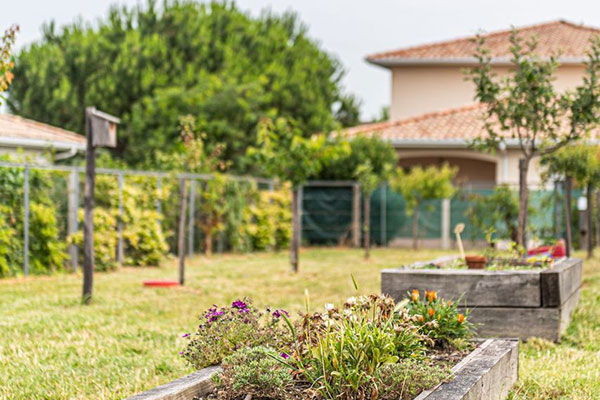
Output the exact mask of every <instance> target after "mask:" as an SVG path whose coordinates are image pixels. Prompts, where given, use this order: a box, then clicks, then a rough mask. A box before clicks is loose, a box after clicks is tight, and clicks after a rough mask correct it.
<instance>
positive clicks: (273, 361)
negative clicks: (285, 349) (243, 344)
mask: <svg viewBox="0 0 600 400" xmlns="http://www.w3.org/2000/svg"><path fill="white" fill-rule="evenodd" d="M279 360H282V361H283V358H282V357H281V355H280V354H279V353H278V352H277V351H275V350H274V349H272V348H268V347H264V346H258V347H251V348H242V349H240V350H238V351H236V352H235V353H233V354H232V355H230V356H227V357H225V358H224V359H223V363H222V365H221V366H222V367H223V373H222V374H221V375H220V377H219V378H218V389H217V390H218V392H219V397H220V398H222V399H236V398H244V397H245V396H247V395H249V394H250V395H253V397H256V398H268V399H273V400H279V399H286V398H289V395H288V392H289V391H291V390H293V384H294V382H293V379H292V375H291V373H290V370H289V368H287V367H286V366H285V365H284V364H283V363H282V362H281V361H279Z"/></svg>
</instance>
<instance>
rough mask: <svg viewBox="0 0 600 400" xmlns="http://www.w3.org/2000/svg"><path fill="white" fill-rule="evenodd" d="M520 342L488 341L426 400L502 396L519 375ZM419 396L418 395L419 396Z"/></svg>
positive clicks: (480, 399) (483, 399)
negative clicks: (452, 377)
mask: <svg viewBox="0 0 600 400" xmlns="http://www.w3.org/2000/svg"><path fill="white" fill-rule="evenodd" d="M518 363H519V343H518V342H517V341H516V340H505V339H497V340H493V341H491V342H485V343H484V344H483V345H482V346H480V347H479V348H478V349H477V350H475V351H473V352H472V353H471V354H470V355H469V356H467V357H466V358H465V359H464V360H462V361H461V362H460V363H459V364H458V365H456V366H455V368H454V369H453V373H454V379H452V380H451V381H450V382H446V383H444V384H442V385H440V386H439V387H438V388H437V389H435V390H434V391H433V392H431V393H430V394H428V395H427V396H426V397H424V400H502V399H505V398H506V396H508V392H509V391H510V389H511V387H512V386H513V385H514V383H515V382H516V381H517V379H518V370H519V368H518ZM417 399H418V398H417Z"/></svg>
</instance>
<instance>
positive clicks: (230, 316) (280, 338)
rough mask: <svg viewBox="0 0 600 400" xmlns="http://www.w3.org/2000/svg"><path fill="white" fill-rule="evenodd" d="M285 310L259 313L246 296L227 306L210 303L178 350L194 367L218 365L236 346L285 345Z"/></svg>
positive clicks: (287, 337)
mask: <svg viewBox="0 0 600 400" xmlns="http://www.w3.org/2000/svg"><path fill="white" fill-rule="evenodd" d="M282 315H286V317H287V312H286V311H284V310H275V311H273V312H271V310H270V309H268V308H267V309H266V311H265V312H259V311H258V310H256V308H254V307H253V306H252V303H251V302H250V300H248V299H244V300H243V301H242V300H236V301H234V302H233V303H231V306H229V307H220V308H219V307H217V306H213V307H212V308H210V309H208V310H207V311H206V312H205V313H204V314H203V315H202V317H201V318H202V323H201V324H200V325H199V326H198V330H197V331H196V333H195V334H194V335H190V334H185V335H184V337H188V338H190V341H189V342H188V344H187V346H186V348H185V350H184V351H182V352H181V355H182V356H183V358H184V359H185V360H186V361H187V362H188V363H189V364H190V365H192V366H193V367H195V368H197V369H201V368H204V367H207V366H210V365H215V364H219V363H220V362H221V361H222V360H223V359H224V358H225V357H227V356H229V355H231V354H233V353H235V352H236V350H238V349H242V348H250V347H256V346H261V345H273V346H279V347H285V346H287V343H289V341H290V335H289V331H288V330H287V329H286V328H284V327H282V326H281V323H280V321H281V318H282Z"/></svg>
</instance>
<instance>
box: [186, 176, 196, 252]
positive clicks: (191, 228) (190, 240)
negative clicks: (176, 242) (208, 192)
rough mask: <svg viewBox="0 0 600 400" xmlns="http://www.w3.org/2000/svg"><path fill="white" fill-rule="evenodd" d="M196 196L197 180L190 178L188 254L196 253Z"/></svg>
mask: <svg viewBox="0 0 600 400" xmlns="http://www.w3.org/2000/svg"><path fill="white" fill-rule="evenodd" d="M195 198H196V180H195V179H191V180H190V200H189V201H190V215H189V221H188V254H189V256H190V257H191V256H193V255H194V214H195V213H196V211H195V210H194V203H195Z"/></svg>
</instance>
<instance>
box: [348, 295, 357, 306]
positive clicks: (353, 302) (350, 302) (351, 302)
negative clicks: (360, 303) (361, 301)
mask: <svg viewBox="0 0 600 400" xmlns="http://www.w3.org/2000/svg"><path fill="white" fill-rule="evenodd" d="M346 304H348V305H351V306H353V305H355V304H356V297H354V296H352V297H348V300H346Z"/></svg>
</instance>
